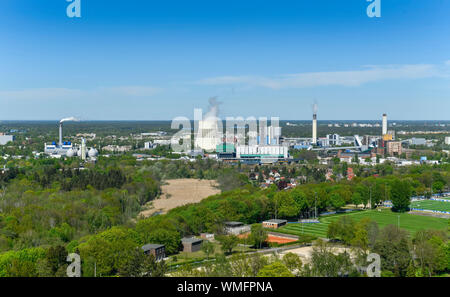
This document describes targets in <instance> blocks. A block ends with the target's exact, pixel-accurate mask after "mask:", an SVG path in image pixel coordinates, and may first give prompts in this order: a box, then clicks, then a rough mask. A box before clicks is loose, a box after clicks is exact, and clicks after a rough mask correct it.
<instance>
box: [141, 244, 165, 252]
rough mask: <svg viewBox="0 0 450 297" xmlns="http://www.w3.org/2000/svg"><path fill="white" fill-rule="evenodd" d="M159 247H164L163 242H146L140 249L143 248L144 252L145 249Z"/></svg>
mask: <svg viewBox="0 0 450 297" xmlns="http://www.w3.org/2000/svg"><path fill="white" fill-rule="evenodd" d="M161 247H164V244H158V243H149V244H146V245H144V246H142V249H143V250H144V252H146V251H150V250H154V249H158V248H161Z"/></svg>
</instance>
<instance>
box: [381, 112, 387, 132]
mask: <svg viewBox="0 0 450 297" xmlns="http://www.w3.org/2000/svg"><path fill="white" fill-rule="evenodd" d="M382 125H383V127H382V130H381V134H382V135H386V134H387V115H386V114H385V113H383V124H382Z"/></svg>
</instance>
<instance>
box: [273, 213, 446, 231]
mask: <svg viewBox="0 0 450 297" xmlns="http://www.w3.org/2000/svg"><path fill="white" fill-rule="evenodd" d="M341 216H349V217H351V218H352V219H353V220H354V221H359V220H361V219H362V218H370V219H371V220H374V221H376V222H377V223H378V226H379V227H380V228H383V227H385V226H387V225H390V224H392V225H397V224H398V223H400V228H403V229H406V230H408V231H409V232H410V233H411V234H414V233H415V232H416V231H417V230H421V229H446V228H447V226H448V219H441V218H435V217H428V216H419V215H412V214H408V213H401V214H399V213H394V212H392V211H391V210H390V209H383V210H381V211H378V210H366V211H358V212H352V213H347V214H338V215H330V216H325V217H321V218H320V219H319V220H320V223H315V224H311V223H310V224H301V223H291V224H287V225H286V226H284V227H282V228H280V229H278V230H277V231H280V232H286V233H291V234H295V235H301V234H302V233H303V234H309V235H314V236H317V237H327V230H328V225H329V224H330V223H331V222H332V221H335V220H337V219H339V218H340V217H341ZM302 225H303V226H302Z"/></svg>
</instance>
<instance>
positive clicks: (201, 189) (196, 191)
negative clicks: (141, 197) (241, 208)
mask: <svg viewBox="0 0 450 297" xmlns="http://www.w3.org/2000/svg"><path fill="white" fill-rule="evenodd" d="M165 183H166V184H165V185H163V186H162V187H161V189H162V194H161V196H160V197H159V198H158V199H156V200H153V201H150V202H149V203H147V205H146V206H145V210H143V211H142V212H141V213H140V215H141V216H144V217H149V216H151V215H153V214H154V213H160V214H162V213H166V212H167V211H169V210H171V209H172V208H175V207H178V206H182V205H185V204H189V203H197V202H200V201H201V200H202V199H205V198H206V197H209V196H211V195H215V194H219V193H220V190H219V189H218V188H216V187H215V186H216V185H217V183H216V181H214V180H205V179H191V178H183V179H171V180H166V181H165Z"/></svg>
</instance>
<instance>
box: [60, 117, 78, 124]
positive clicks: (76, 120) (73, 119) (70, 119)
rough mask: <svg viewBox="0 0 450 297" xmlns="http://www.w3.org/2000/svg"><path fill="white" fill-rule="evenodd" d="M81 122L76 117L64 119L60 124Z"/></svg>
mask: <svg viewBox="0 0 450 297" xmlns="http://www.w3.org/2000/svg"><path fill="white" fill-rule="evenodd" d="M78 121H79V120H78V119H77V118H75V117H68V118H64V119H62V120H61V121H59V123H64V122H78Z"/></svg>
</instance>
